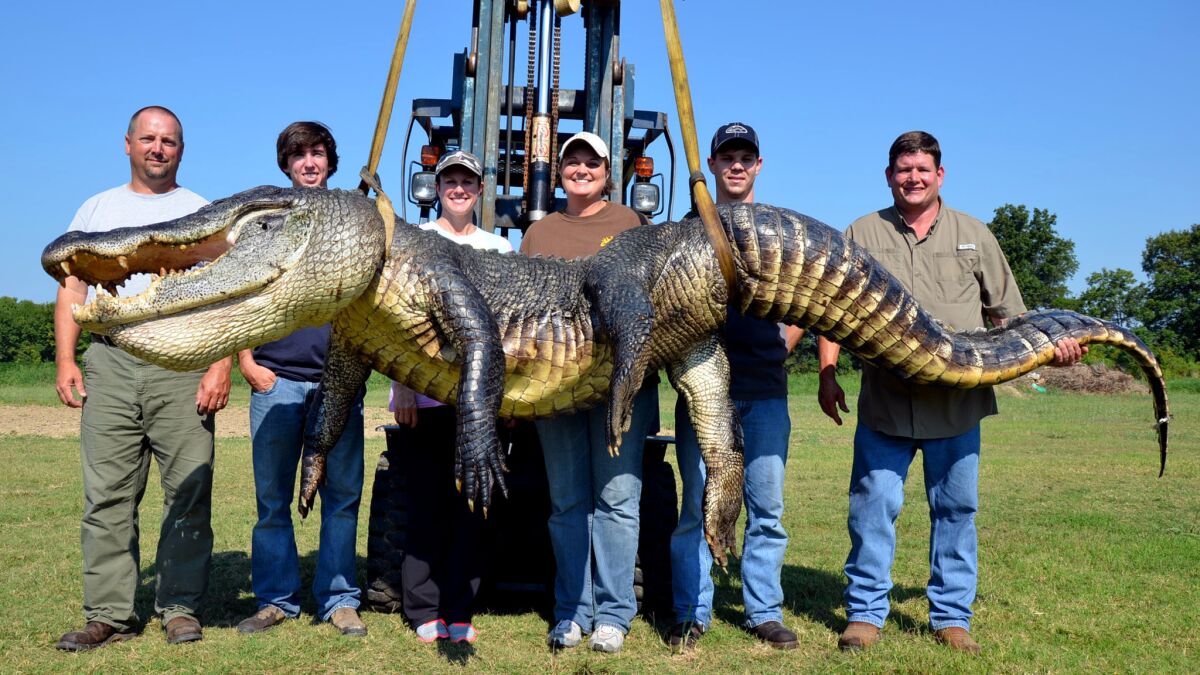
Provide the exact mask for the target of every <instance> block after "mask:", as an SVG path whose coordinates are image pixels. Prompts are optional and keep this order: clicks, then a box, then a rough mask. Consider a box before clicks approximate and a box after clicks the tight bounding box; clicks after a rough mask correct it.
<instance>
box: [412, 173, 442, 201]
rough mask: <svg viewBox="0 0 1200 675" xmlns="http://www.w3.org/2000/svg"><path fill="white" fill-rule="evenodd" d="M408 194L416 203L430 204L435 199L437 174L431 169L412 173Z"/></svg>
mask: <svg viewBox="0 0 1200 675" xmlns="http://www.w3.org/2000/svg"><path fill="white" fill-rule="evenodd" d="M409 194H410V195H411V196H412V200H413V201H414V202H416V203H418V204H432V203H433V202H434V201H436V200H437V174H435V173H434V172H432V171H418V172H416V173H414V174H413V177H412V185H411V186H410V187H409Z"/></svg>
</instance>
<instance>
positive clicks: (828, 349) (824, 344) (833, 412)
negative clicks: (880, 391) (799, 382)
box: [817, 336, 850, 427]
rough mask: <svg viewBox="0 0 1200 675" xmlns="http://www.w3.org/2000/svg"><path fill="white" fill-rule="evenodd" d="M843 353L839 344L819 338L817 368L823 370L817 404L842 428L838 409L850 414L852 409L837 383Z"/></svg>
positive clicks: (819, 379)
mask: <svg viewBox="0 0 1200 675" xmlns="http://www.w3.org/2000/svg"><path fill="white" fill-rule="evenodd" d="M841 352H842V346H841V345H839V344H838V343H836V342H833V341H832V340H827V339H825V338H824V337H820V336H818V337H817V366H818V367H819V368H820V369H821V374H820V375H819V376H818V381H819V382H820V384H819V385H818V386H817V403H818V404H820V406H821V412H823V413H825V414H826V415H828V416H829V419H831V420H833V421H834V422H837V424H838V426H839V427H840V426H842V416H841V415H839V414H838V408H841V409H842V412H850V408H848V407H847V406H846V392H844V391H842V386H841V385H840V384H838V381H837V362H838V354H840V353H841Z"/></svg>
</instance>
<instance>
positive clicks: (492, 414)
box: [432, 267, 508, 514]
mask: <svg viewBox="0 0 1200 675" xmlns="http://www.w3.org/2000/svg"><path fill="white" fill-rule="evenodd" d="M434 285H435V288H434V289H433V291H434V293H433V305H434V306H433V308H432V313H433V319H434V323H435V324H436V325H437V327H438V329H439V331H441V332H442V334H444V335H445V336H446V339H447V342H448V343H449V344H450V346H452V347H453V348H454V352H455V354H456V357H455V358H457V359H460V360H461V364H462V367H461V370H460V373H459V382H458V398H457V400H456V402H455V405H456V407H457V412H458V429H457V434H458V438H457V449H458V452H457V455H456V456H455V459H454V475H455V477H456V479H457V484H458V488H459V490H460V491H462V492H465V493H466V495H467V503H468V505H469V506H470V507H471V509H472V510H474V508H475V498H476V497H477V496H481V497H482V498H483V508H484V513H485V514H486V513H487V507H488V506H489V505H490V504H491V503H492V485H493V483H498V484H499V485H500V490H501V492H503V493H504V494H505V495H506V496H507V495H508V488H507V487H506V486H505V484H504V472H506V471H507V470H508V469H507V468H506V467H505V466H504V459H503V455H501V453H500V437H499V436H498V434H497V433H496V417H497V415H498V414H499V412H500V398H501V397H502V396H503V395H504V348H503V346H502V345H501V342H500V329H499V328H498V326H497V324H496V319H495V317H493V316H492V312H491V310H490V309H489V308H488V305H487V303H486V302H485V301H484V299H483V296H482V295H481V294H480V293H479V290H478V289H477V288H475V286H474V285H473V284H472V283H471V281H470V280H469V279H468V278H467V277H466V276H465V275H463V274H462V272H461V271H460V270H458V269H452V268H449V267H446V268H439V269H438V270H437V274H436V277H435V284H434Z"/></svg>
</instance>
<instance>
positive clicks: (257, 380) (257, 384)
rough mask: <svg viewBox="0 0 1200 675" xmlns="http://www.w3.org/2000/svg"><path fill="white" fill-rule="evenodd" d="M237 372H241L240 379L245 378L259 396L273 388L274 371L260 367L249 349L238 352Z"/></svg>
mask: <svg viewBox="0 0 1200 675" xmlns="http://www.w3.org/2000/svg"><path fill="white" fill-rule="evenodd" d="M238 370H240V371H242V377H244V378H246V383H247V384H249V385H250V388H251V389H253V390H254V391H257V392H258V393H260V394H261V393H263V392H264V391H269V390H270V389H271V387H273V386H275V371H273V370H271V369H270V368H268V367H266V366H260V365H259V364H258V362H257V361H255V360H254V356H253V355H251V353H250V350H249V349H244V350H242V351H240V352H238Z"/></svg>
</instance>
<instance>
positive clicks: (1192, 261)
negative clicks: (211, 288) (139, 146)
mask: <svg viewBox="0 0 1200 675" xmlns="http://www.w3.org/2000/svg"><path fill="white" fill-rule="evenodd" d="M1057 221H1058V217H1057V216H1056V215H1055V214H1053V213H1051V212H1050V211H1048V210H1046V209H1037V208H1035V209H1033V210H1032V211H1030V210H1029V209H1028V208H1026V207H1025V206H1024V205H1016V206H1014V205H1012V204H1005V205H1004V206H1001V207H999V208H997V209H996V212H995V215H994V217H993V218H992V221H991V222H990V223H988V227H989V228H991V230H992V232H993V233H994V234H995V235H996V239H997V240H998V241H999V242H1000V247H1001V248H1002V249H1003V250H1004V253H1005V255H1006V256H1007V257H1008V262H1009V265H1010V266H1012V270H1013V274H1014V275H1015V276H1016V278H1017V284H1018V286H1019V287H1020V289H1021V295H1022V296H1023V297H1024V299H1025V305H1026V306H1027V307H1029V308H1030V309H1049V308H1056V309H1072V310H1076V311H1079V312H1083V313H1084V314H1089V315H1091V316H1095V317H1098V318H1101V319H1108V320H1110V321H1114V322H1116V323H1118V324H1121V325H1123V326H1126V327H1128V328H1131V329H1133V330H1134V332H1136V333H1137V334H1138V336H1139V337H1141V338H1142V340H1144V341H1145V342H1146V343H1147V344H1148V345H1150V347H1151V348H1152V349H1153V350H1154V351H1155V353H1156V354H1157V355H1158V356H1159V359H1160V360H1161V361H1162V363H1163V367H1164V369H1165V370H1166V371H1167V372H1168V373H1169V374H1172V375H1187V376H1197V375H1200V224H1196V225H1192V226H1191V227H1190V228H1188V229H1185V230H1172V231H1169V232H1163V233H1161V234H1157V235H1154V236H1152V237H1149V238H1148V239H1147V240H1146V243H1145V248H1144V249H1143V251H1142V272H1143V273H1145V275H1146V282H1144V283H1143V282H1140V281H1138V280H1137V278H1136V277H1135V276H1134V273H1133V272H1131V271H1130V270H1126V269H1120V268H1118V269H1114V270H1110V269H1108V268H1102V269H1101V270H1100V271H1098V272H1093V273H1091V274H1089V275H1088V277H1087V279H1086V283H1087V288H1086V289H1085V290H1084V291H1083V292H1082V293H1080V294H1079V295H1078V296H1077V297H1076V296H1072V295H1071V293H1070V291H1069V290H1068V289H1067V279H1069V278H1070V277H1071V275H1073V274H1075V272H1076V271H1077V270H1078V269H1079V261H1078V260H1077V259H1076V257H1075V243H1074V242H1073V241H1071V240H1070V239H1064V238H1063V237H1060V236H1059V235H1058V232H1057V231H1056V230H1055V225H1056V223H1057ZM87 340H88V336H87V334H86V332H85V333H84V335H83V337H82V342H83V346H86V344H87ZM1093 351H1094V352H1095V354H1094V355H1092V356H1091V359H1092V360H1101V361H1108V362H1111V363H1116V364H1119V365H1121V366H1122V367H1125V368H1126V369H1127V370H1132V371H1133V372H1137V370H1138V369H1137V368H1136V367H1133V362H1132V361H1131V360H1129V359H1128V357H1127V356H1126V355H1125V354H1124V352H1120V351H1118V350H1115V349H1110V350H1105V349H1097V350H1093ZM843 354H845V352H843ZM845 358H846V359H847V360H846V361H845V362H844V365H845V366H846V367H852V361H851V360H850V359H849V357H848V356H847V357H845ZM53 360H54V303H35V302H30V301H29V300H17V299H16V298H9V297H0V362H24V363H32V362H38V361H53ZM816 367H817V361H816V352H815V346H814V345H813V344H812V338H811V337H810V336H807V335H806V336H805V339H804V341H803V342H802V343H801V345H800V347H798V348H797V349H796V351H795V352H794V353H793V355H792V357H791V358H790V359H789V361H788V369H789V371H791V372H815V371H816Z"/></svg>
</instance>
